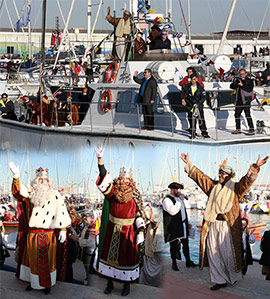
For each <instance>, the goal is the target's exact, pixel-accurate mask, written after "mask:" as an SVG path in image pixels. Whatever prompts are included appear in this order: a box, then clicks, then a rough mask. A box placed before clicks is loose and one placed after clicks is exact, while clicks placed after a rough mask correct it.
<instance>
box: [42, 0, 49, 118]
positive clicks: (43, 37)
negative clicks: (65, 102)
mask: <svg viewBox="0 0 270 299" xmlns="http://www.w3.org/2000/svg"><path fill="white" fill-rule="evenodd" d="M46 6H47V0H43V2H42V37H41V51H40V53H41V57H40V72H42V70H43V68H44V59H45V30H46ZM41 115H42V114H41Z"/></svg>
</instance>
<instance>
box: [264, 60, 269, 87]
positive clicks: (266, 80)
mask: <svg viewBox="0 0 270 299" xmlns="http://www.w3.org/2000/svg"><path fill="white" fill-rule="evenodd" d="M262 80H263V84H265V85H266V86H270V63H269V62H267V63H266V69H265V70H264V71H263V73H262Z"/></svg>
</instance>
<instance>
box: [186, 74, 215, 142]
mask: <svg viewBox="0 0 270 299" xmlns="http://www.w3.org/2000/svg"><path fill="white" fill-rule="evenodd" d="M190 79H191V81H190V83H188V84H186V85H184V86H183V87H182V92H181V99H182V105H183V106H185V107H186V108H187V111H188V122H189V130H188V131H189V132H190V133H191V138H192V139H193V138H195V137H196V122H197V118H198V119H199V128H200V130H201V132H202V136H203V137H204V138H210V136H209V135H208V133H207V128H206V124H205V120H204V113H203V103H204V102H205V100H206V92H205V90H204V88H203V87H202V86H201V85H200V84H199V83H198V82H197V75H196V74H192V75H191V76H190ZM197 112H199V113H198V114H199V115H196V113H197Z"/></svg>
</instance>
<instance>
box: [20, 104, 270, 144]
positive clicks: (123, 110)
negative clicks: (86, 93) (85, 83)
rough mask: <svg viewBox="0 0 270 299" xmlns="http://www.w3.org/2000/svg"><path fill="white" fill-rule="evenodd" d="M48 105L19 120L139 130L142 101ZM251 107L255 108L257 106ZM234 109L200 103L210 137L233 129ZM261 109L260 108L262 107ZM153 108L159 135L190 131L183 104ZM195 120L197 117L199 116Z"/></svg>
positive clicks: (118, 130) (92, 128) (260, 128)
mask: <svg viewBox="0 0 270 299" xmlns="http://www.w3.org/2000/svg"><path fill="white" fill-rule="evenodd" d="M48 107H49V106H48ZM50 107H51V108H50V109H51V110H49V108H47V110H44V111H43V115H42V118H40V115H37V114H36V115H31V116H30V117H29V115H28V116H26V115H25V117H24V120H23V121H25V122H27V119H28V123H33V122H34V123H35V124H39V125H40V120H41V119H42V120H43V123H44V124H45V125H46V126H48V127H63V126H71V127H73V126H78V127H79V126H80V125H81V128H82V129H83V130H86V131H87V128H89V129H90V131H91V132H95V131H103V132H114V133H128V131H129V130H131V131H133V133H134V131H136V130H137V132H138V134H142V123H143V121H142V119H143V117H142V104H136V103H134V102H129V101H128V100H127V99H126V102H125V101H123V102H120V101H119V100H116V101H112V102H106V104H105V105H103V106H102V105H101V101H100V100H98V101H91V102H72V103H71V102H61V107H60V108H59V109H57V107H59V106H57V105H51V106H50ZM63 107H64V108H63ZM252 107H253V108H254V109H256V110H258V108H257V106H255V105H254V106H252ZM234 110H235V105H233V104H229V105H226V107H219V108H217V109H213V108H211V107H209V106H207V105H206V106H205V107H204V115H205V122H206V127H207V128H208V130H210V131H211V137H212V138H213V139H214V140H220V139H222V137H221V133H222V132H228V131H233V130H234V128H235V119H234ZM261 110H262V111H263V110H264V108H262V109H261ZM153 111H154V122H155V130H158V132H159V134H161V135H162V136H164V137H165V136H166V137H168V136H171V137H173V136H175V134H177V135H183V136H187V137H188V136H189V135H190V133H188V132H187V129H188V127H189V125H188V124H189V120H188V115H187V113H186V108H185V107H184V106H182V105H177V104H174V105H170V104H169V103H161V102H160V103H156V104H154V105H153ZM24 112H25V110H24ZM26 112H27V111H26ZM29 112H30V111H29ZM44 112H45V113H44ZM224 112H225V113H224ZM30 113H31V112H30ZM193 119H194V118H193ZM194 120H195V119H194ZM191 121H192V120H191ZM197 121H198V122H200V121H201V119H200V116H199V117H198V119H197ZM44 124H43V125H44ZM254 125H257V132H258V133H262V134H267V132H266V131H265V128H266V127H265V124H263V123H262V122H261V120H256V119H254ZM131 131H130V132H131ZM213 135H215V136H213ZM268 135H269V131H268Z"/></svg>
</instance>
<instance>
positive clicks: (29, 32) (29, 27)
mask: <svg viewBox="0 0 270 299" xmlns="http://www.w3.org/2000/svg"><path fill="white" fill-rule="evenodd" d="M27 13H28V17H29V22H28V57H29V59H32V42H31V18H30V13H31V0H28V2H27Z"/></svg>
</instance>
